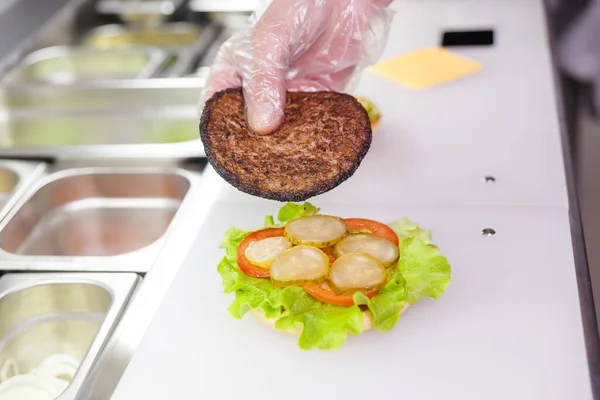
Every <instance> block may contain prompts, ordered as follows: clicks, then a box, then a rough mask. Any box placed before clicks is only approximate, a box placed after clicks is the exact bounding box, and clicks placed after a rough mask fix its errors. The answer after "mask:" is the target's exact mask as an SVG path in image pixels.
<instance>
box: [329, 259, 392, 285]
mask: <svg viewBox="0 0 600 400" xmlns="http://www.w3.org/2000/svg"><path fill="white" fill-rule="evenodd" d="M386 280H387V273H386V270H385V267H384V266H383V264H382V263H381V261H379V260H378V259H377V258H375V257H373V256H372V255H370V254H367V253H349V254H345V255H343V256H341V257H340V258H338V259H337V260H335V262H334V263H333V264H332V265H331V269H330V270H329V286H330V287H331V289H332V290H333V291H334V292H336V293H338V294H351V293H354V292H357V291H361V292H369V291H373V290H378V289H380V288H382V287H383V286H384V285H385V282H386Z"/></svg>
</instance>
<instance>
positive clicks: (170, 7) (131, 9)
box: [96, 0, 185, 16]
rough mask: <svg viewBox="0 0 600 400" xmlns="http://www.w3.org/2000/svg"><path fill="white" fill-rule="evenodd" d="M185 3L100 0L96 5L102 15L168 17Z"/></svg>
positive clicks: (164, 0) (160, 0)
mask: <svg viewBox="0 0 600 400" xmlns="http://www.w3.org/2000/svg"><path fill="white" fill-rule="evenodd" d="M184 1H185V0H100V1H98V2H97V3H96V11H97V12H99V13H101V14H113V15H120V16H127V15H131V16H141V15H156V16H168V15H171V14H173V13H174V12H175V10H177V8H178V7H179V6H181V4H183V3H184Z"/></svg>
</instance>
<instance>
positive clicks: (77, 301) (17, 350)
mask: <svg viewBox="0 0 600 400" xmlns="http://www.w3.org/2000/svg"><path fill="white" fill-rule="evenodd" d="M139 281H140V278H139V277H137V275H135V274H119V275H115V274H112V275H111V274H6V275H4V276H2V277H1V278H0V315H2V324H0V366H4V365H6V364H7V363H8V362H10V363H11V364H12V368H11V369H12V370H13V371H12V373H27V372H28V371H30V370H32V369H34V368H36V367H37V366H38V365H39V364H40V362H41V361H42V360H44V359H45V358H46V357H48V356H51V355H54V354H66V355H69V356H71V357H74V358H75V359H76V360H79V366H78V368H77V371H76V373H75V375H74V376H73V378H72V380H71V382H70V384H69V386H68V387H67V388H66V389H65V391H64V392H63V393H62V394H61V395H60V396H59V397H58V399H57V400H68V399H76V398H77V397H76V396H77V393H78V392H79V390H80V388H81V385H82V383H83V382H84V381H85V379H86V377H87V376H88V374H89V372H90V369H91V367H92V366H93V365H94V363H95V362H96V360H97V358H98V355H99V354H100V352H101V350H102V349H103V348H104V346H105V345H106V343H107V341H108V339H109V338H110V335H111V333H112V332H113V330H114V329H115V327H116V326H117V324H118V321H119V318H120V316H121V314H122V312H123V310H124V307H125V305H126V303H127V302H128V301H129V299H130V297H131V296H132V294H133V291H134V289H135V287H136V285H137V284H138V282H139Z"/></svg>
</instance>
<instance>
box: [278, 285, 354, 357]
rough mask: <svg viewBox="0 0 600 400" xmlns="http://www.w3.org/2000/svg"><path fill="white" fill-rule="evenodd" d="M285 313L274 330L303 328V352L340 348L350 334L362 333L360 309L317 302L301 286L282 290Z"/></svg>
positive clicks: (299, 344)
mask: <svg viewBox="0 0 600 400" xmlns="http://www.w3.org/2000/svg"><path fill="white" fill-rule="evenodd" d="M282 293H283V296H284V304H285V308H286V311H285V312H284V313H283V315H282V317H281V318H279V319H278V320H277V322H275V328H277V329H282V330H287V329H296V328H298V327H301V328H302V333H301V334H300V337H299V338H298V346H299V347H300V348H301V349H303V350H310V349H312V348H315V347H317V348H319V349H322V350H334V349H338V348H340V347H341V346H342V345H343V344H344V342H345V341H346V338H347V337H348V333H351V334H353V335H359V334H361V333H362V331H363V315H362V312H361V310H360V308H358V306H356V305H355V306H352V307H339V306H333V305H330V304H327V303H323V302H321V301H318V300H316V299H315V298H313V297H312V296H311V295H309V294H308V293H306V292H305V291H304V290H303V289H302V288H300V287H298V286H290V287H287V288H285V289H284V290H282Z"/></svg>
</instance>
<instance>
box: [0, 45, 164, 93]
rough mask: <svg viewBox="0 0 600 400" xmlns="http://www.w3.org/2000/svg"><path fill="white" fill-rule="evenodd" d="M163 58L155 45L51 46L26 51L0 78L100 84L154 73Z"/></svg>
mask: <svg viewBox="0 0 600 400" xmlns="http://www.w3.org/2000/svg"><path fill="white" fill-rule="evenodd" d="M165 60H166V53H165V52H164V51H163V50H161V49H158V48H152V47H145V46H129V47H128V48H126V49H93V48H87V47H83V46H54V47H47V48H43V49H40V50H37V51H34V52H32V53H30V54H29V55H28V56H26V57H25V58H23V59H22V60H21V62H20V63H19V64H18V65H17V66H16V67H15V68H14V69H13V70H12V71H10V72H9V73H8V74H7V75H6V76H5V77H4V79H3V80H2V83H3V84H5V85H44V84H50V85H73V84H80V85H81V84H102V82H105V81H110V80H115V79H117V80H118V79H143V78H151V77H153V76H155V75H156V74H157V73H158V72H159V71H160V69H161V67H162V66H163V64H164V62H165Z"/></svg>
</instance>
